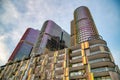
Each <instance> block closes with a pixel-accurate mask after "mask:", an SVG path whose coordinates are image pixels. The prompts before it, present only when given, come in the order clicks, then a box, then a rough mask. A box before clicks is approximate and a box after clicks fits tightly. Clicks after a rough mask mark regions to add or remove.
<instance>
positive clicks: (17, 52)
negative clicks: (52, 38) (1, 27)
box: [9, 28, 40, 61]
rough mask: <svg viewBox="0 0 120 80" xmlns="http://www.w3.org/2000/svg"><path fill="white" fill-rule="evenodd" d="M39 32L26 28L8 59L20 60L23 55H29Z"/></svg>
mask: <svg viewBox="0 0 120 80" xmlns="http://www.w3.org/2000/svg"><path fill="white" fill-rule="evenodd" d="M39 33H40V31H39V30H35V29H32V28H28V29H27V30H26V31H25V33H24V35H23V36H22V38H21V40H20V41H19V43H18V45H17V46H16V48H15V49H14V51H13V53H12V54H11V56H10V58H9V61H10V60H15V59H18V60H21V59H22V58H23V57H29V55H30V53H31V51H32V48H33V46H34V44H35V43H36V41H37V39H38V36H39Z"/></svg>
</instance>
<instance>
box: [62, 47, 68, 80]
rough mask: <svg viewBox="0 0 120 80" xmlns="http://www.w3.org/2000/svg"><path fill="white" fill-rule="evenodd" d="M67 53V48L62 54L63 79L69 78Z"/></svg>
mask: <svg viewBox="0 0 120 80" xmlns="http://www.w3.org/2000/svg"><path fill="white" fill-rule="evenodd" d="M68 53H69V50H68V49H65V56H64V62H63V69H64V77H63V80H69V66H68Z"/></svg>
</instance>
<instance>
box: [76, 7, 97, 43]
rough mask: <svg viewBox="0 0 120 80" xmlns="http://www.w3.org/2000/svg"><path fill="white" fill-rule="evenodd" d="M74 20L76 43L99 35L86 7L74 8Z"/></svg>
mask: <svg viewBox="0 0 120 80" xmlns="http://www.w3.org/2000/svg"><path fill="white" fill-rule="evenodd" d="M74 21H75V27H76V32H77V43H81V42H83V41H87V40H88V39H89V38H90V37H92V36H98V35H99V34H98V31H97V29H96V26H95V24H94V21H93V19H92V16H91V14H90V12H89V10H88V8H87V7H79V8H77V9H76V10H75V12H74ZM98 37H99V36H98Z"/></svg>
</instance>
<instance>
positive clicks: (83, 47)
mask: <svg viewBox="0 0 120 80" xmlns="http://www.w3.org/2000/svg"><path fill="white" fill-rule="evenodd" d="M87 49H89V43H88V42H87V41H86V42H83V43H81V54H82V63H83V64H84V66H85V70H86V74H87V79H88V80H94V76H93V73H92V72H91V68H90V64H89V63H88V58H87V55H86V52H85V50H87Z"/></svg>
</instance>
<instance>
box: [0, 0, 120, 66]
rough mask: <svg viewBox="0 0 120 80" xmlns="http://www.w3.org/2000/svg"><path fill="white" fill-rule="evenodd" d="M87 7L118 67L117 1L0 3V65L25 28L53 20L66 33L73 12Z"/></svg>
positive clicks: (119, 7) (15, 0)
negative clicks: (81, 7)
mask: <svg viewBox="0 0 120 80" xmlns="http://www.w3.org/2000/svg"><path fill="white" fill-rule="evenodd" d="M79 6H87V7H88V8H89V9H90V11H91V14H92V16H93V19H94V22H95V24H96V27H97V29H98V32H99V34H100V35H101V36H102V37H103V39H104V40H106V41H107V45H108V47H109V48H110V51H111V53H112V55H113V57H114V59H115V63H116V64H117V65H119V67H120V0H0V65H3V64H5V63H6V62H7V60H8V58H9V57H10V55H11V53H12V52H13V50H14V48H15V47H16V45H17V43H18V42H19V40H20V38H21V37H22V35H23V34H24V32H25V30H26V29H27V28H28V27H32V28H34V29H39V30H40V29H41V27H42V25H43V23H44V22H45V21H46V20H49V19H50V20H53V21H54V22H56V23H57V24H58V25H59V26H61V27H62V29H64V30H65V31H67V32H68V33H70V22H71V20H72V19H73V12H74V10H75V9H76V8H77V7H79Z"/></svg>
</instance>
